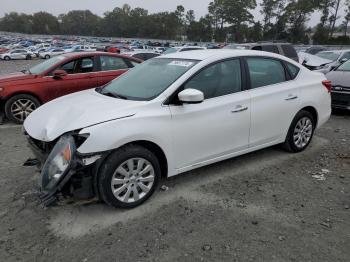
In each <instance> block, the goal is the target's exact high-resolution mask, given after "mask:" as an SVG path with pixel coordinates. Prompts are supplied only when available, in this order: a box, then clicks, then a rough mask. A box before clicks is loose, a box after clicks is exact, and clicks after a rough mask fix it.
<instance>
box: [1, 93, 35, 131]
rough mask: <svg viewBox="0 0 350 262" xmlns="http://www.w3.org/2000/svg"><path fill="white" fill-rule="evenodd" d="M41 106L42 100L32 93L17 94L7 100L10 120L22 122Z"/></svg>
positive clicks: (7, 115) (7, 113)
mask: <svg viewBox="0 0 350 262" xmlns="http://www.w3.org/2000/svg"><path fill="white" fill-rule="evenodd" d="M39 106H40V102H39V101H38V99H36V98H35V97H33V96H31V95H27V94H20V95H15V96H13V97H11V98H10V99H9V100H7V101H6V103H5V114H6V117H7V118H8V119H9V120H10V121H13V122H15V123H17V124H22V123H23V122H24V120H25V119H26V118H27V117H28V116H29V114H30V113H32V112H33V111H34V110H35V109H37V108H38V107H39Z"/></svg>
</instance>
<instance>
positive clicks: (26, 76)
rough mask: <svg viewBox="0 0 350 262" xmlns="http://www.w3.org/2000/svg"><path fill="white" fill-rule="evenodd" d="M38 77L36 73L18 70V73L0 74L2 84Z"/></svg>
mask: <svg viewBox="0 0 350 262" xmlns="http://www.w3.org/2000/svg"><path fill="white" fill-rule="evenodd" d="M36 77H37V76H36V75H31V74H23V73H21V72H18V73H13V74H8V75H3V76H0V84H2V83H7V82H12V81H18V80H25V79H34V78H36Z"/></svg>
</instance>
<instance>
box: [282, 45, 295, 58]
mask: <svg viewBox="0 0 350 262" xmlns="http://www.w3.org/2000/svg"><path fill="white" fill-rule="evenodd" d="M281 47H282V50H283V53H284V55H285V56H286V57H289V58H295V57H298V55H297V52H296V51H295V49H294V47H293V46H292V45H281Z"/></svg>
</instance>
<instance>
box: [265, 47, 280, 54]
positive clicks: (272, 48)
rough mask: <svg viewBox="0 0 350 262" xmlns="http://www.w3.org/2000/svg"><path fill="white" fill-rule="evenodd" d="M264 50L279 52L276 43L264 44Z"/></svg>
mask: <svg viewBox="0 0 350 262" xmlns="http://www.w3.org/2000/svg"><path fill="white" fill-rule="evenodd" d="M262 50H263V51H265V52H270V53H275V54H279V52H278V47H277V46H275V45H263V46H262Z"/></svg>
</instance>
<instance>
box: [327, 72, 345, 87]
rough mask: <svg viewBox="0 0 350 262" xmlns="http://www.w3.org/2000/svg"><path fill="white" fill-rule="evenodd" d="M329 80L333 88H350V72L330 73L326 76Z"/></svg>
mask: <svg viewBox="0 0 350 262" xmlns="http://www.w3.org/2000/svg"><path fill="white" fill-rule="evenodd" d="M326 77H327V79H328V80H330V81H331V82H332V86H333V87H336V86H341V87H350V84H349V83H350V82H349V81H350V72H347V71H330V72H329V73H327V74H326Z"/></svg>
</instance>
